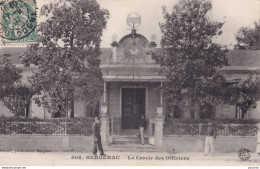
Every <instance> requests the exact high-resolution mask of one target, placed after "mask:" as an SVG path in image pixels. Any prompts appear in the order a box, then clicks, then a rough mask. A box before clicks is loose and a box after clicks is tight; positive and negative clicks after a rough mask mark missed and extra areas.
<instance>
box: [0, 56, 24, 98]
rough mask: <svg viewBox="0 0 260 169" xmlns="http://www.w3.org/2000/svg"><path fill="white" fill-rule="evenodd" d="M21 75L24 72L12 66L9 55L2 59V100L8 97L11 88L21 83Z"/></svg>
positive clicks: (0, 66) (0, 96)
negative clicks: (7, 93)
mask: <svg viewBox="0 0 260 169" xmlns="http://www.w3.org/2000/svg"><path fill="white" fill-rule="evenodd" d="M21 73H22V70H20V69H19V68H17V67H16V66H15V65H13V64H12V62H11V60H10V59H8V55H6V56H3V57H1V58H0V79H1V80H0V100H2V98H3V97H4V96H5V95H6V92H7V91H8V90H9V88H10V87H12V86H13V85H14V84H15V83H18V82H19V81H20V79H21V77H22V75H21Z"/></svg>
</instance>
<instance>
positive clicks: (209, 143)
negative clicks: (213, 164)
mask: <svg viewBox="0 0 260 169" xmlns="http://www.w3.org/2000/svg"><path fill="white" fill-rule="evenodd" d="M215 139H216V129H215V126H214V125H213V123H212V122H209V123H208V128H207V136H206V140H205V154H204V155H208V153H209V149H210V155H212V154H213V153H214V142H215Z"/></svg>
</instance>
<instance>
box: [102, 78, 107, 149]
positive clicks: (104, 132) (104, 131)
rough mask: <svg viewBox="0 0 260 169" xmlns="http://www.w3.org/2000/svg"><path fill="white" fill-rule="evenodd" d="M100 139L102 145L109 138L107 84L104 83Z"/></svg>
mask: <svg viewBox="0 0 260 169" xmlns="http://www.w3.org/2000/svg"><path fill="white" fill-rule="evenodd" d="M100 134H101V139H102V143H103V144H104V145H106V144H108V137H109V116H108V107H107V82H104V96H103V103H102V104H101V131H100Z"/></svg>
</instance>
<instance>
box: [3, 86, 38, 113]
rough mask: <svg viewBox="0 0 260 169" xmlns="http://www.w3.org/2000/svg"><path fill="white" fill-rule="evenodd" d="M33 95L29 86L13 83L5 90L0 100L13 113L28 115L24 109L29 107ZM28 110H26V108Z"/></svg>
mask: <svg viewBox="0 0 260 169" xmlns="http://www.w3.org/2000/svg"><path fill="white" fill-rule="evenodd" d="M32 96H33V91H32V90H31V88H30V87H29V86H27V85H24V84H18V85H13V86H12V87H10V88H8V89H7V90H6V91H5V95H4V96H3V98H2V100H3V102H4V105H5V106H6V107H7V108H8V109H9V110H10V111H11V112H12V113H13V114H14V115H15V116H20V115H25V116H26V117H27V116H28V114H27V112H26V109H27V108H28V107H29V104H30V100H31V98H32ZM27 111H28V110H27Z"/></svg>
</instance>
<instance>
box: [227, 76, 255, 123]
mask: <svg viewBox="0 0 260 169" xmlns="http://www.w3.org/2000/svg"><path fill="white" fill-rule="evenodd" d="M258 74H259V73H258ZM258 74H257V73H255V74H251V75H250V77H249V78H248V79H246V80H245V81H242V82H239V83H235V84H232V85H229V86H228V87H227V90H226V94H227V95H229V96H227V98H229V99H230V100H229V103H230V104H231V105H235V106H237V107H238V108H240V109H241V110H242V118H244V115H245V114H246V113H247V111H248V110H250V109H253V108H256V102H257V100H259V96H260V88H259V85H260V84H259V78H258Z"/></svg>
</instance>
